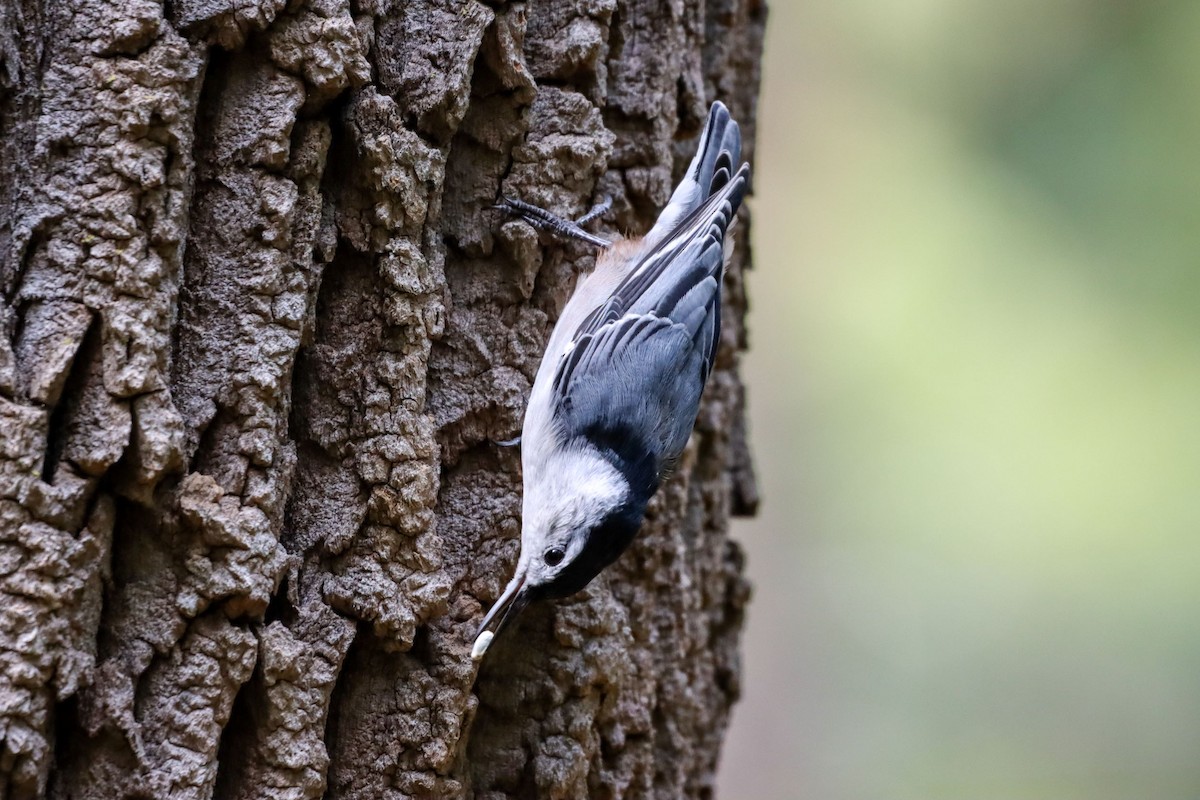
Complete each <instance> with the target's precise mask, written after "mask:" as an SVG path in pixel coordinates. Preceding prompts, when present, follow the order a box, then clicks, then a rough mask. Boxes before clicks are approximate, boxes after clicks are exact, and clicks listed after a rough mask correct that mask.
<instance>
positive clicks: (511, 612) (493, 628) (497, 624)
mask: <svg viewBox="0 0 1200 800" xmlns="http://www.w3.org/2000/svg"><path fill="white" fill-rule="evenodd" d="M527 605H529V593H528V592H526V591H525V573H524V570H522V571H520V572H518V573H517V574H516V575H514V576H513V579H512V580H511V581H509V582H508V586H507V587H505V589H504V594H502V595H500V599H499V600H497V601H496V604H495V605H494V606H492V608H491V610H490V611H488V613H487V615H486V616H485V617H484V618H483V624H482V625H480V626H479V633H478V634H476V635H475V645H474V646H473V647H472V648H471V658H472V659H473V660H475V661H478V660H480V659H481V658H483V654H484V653H486V652H487V649H488V645H490V644H491V643H492V639H493V638H494V637H495V635H496V634H498V633H499V632H500V631H502V630H504V628H505V627H507V625H508V623H509V622H511V621H512V620H514V619H516V617H517V615H518V614H520V613H521V610H522V609H523V608H525V606H527Z"/></svg>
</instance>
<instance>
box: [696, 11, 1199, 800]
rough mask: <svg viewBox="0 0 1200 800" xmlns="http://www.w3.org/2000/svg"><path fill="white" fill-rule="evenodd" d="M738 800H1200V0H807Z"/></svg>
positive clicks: (787, 107) (782, 182)
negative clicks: (888, 0) (1001, 0)
mask: <svg viewBox="0 0 1200 800" xmlns="http://www.w3.org/2000/svg"><path fill="white" fill-rule="evenodd" d="M762 88H763V93H762V97H761V104H760V127H759V132H758V133H759V148H758V151H757V174H756V176H755V181H754V188H755V197H754V198H753V200H752V201H751V203H750V205H751V209H752V211H753V218H754V229H753V237H754V245H755V248H756V250H755V261H756V267H755V271H754V272H753V274H752V275H751V276H750V278H749V285H750V291H751V302H752V312H751V317H750V325H751V335H752V340H751V342H752V345H751V346H752V350H751V352H750V354H749V355H748V357H747V358H746V360H745V375H746V378H747V380H748V383H749V387H750V393H751V394H750V399H751V419H752V436H753V442H754V445H755V449H756V460H757V465H758V471H759V479H760V484H761V489H762V492H763V496H764V505H763V507H762V511H761V515H760V517H759V518H758V519H757V520H751V521H747V522H743V523H739V524H738V525H737V527H736V529H735V535H736V536H737V538H738V539H739V540H740V541H741V542H742V543H743V544H744V545H745V547H746V549H747V550H748V552H749V572H750V576H751V579H752V580H753V581H754V583H755V586H756V594H755V600H754V602H753V603H752V605H751V607H750V615H749V621H748V629H747V634H746V638H745V651H744V652H745V675H744V699H743V701H742V702H741V703H740V704H739V705H738V706H737V707H736V709H735V712H734V720H733V727H732V730H731V732H730V735H729V739H728V741H727V745H726V748H725V752H724V757H723V760H722V765H721V770H720V773H719V788H720V796H721V797H723V798H727V799H728V800H740V799H741V798H755V799H756V800H757V799H759V798H806V799H807V798H813V799H814V800H843V799H844V798H854V799H855V800H857V799H858V798H863V799H864V800H868V799H869V800H907V799H908V798H912V800H931V799H936V798H954V800H960V799H961V800H988V799H989V798H997V799H998V800H999V799H1003V800H1009V799H1010V798H1030V799H1031V800H1033V799H1035V798H1036V800H1047V799H1052V800H1064V799H1065V800H1073V799H1074V798H1079V799H1080V800H1085V799H1086V800H1106V799H1107V798H1113V799H1114V800H1115V799H1117V798H1119V799H1120V800H1125V799H1126V798H1129V799H1130V800H1134V799H1138V800H1140V799H1142V798H1146V799H1148V800H1171V799H1173V798H1189V799H1192V798H1197V797H1200V498H1198V496H1197V495H1198V493H1200V492H1198V490H1200V413H1198V411H1197V398H1198V397H1200V318H1198V302H1197V301H1198V299H1200V3H1197V2H1195V0H1189V2H1153V1H1152V0H1147V1H1145V2H1133V1H1132V0H1113V1H1112V2H1101V1H1099V0H1009V1H1008V2H1000V3H997V2H994V0H992V1H989V2H984V0H954V1H951V0H906V1H905V2H898V1H896V0H893V1H892V2H883V1H881V0H875V1H873V2H868V0H839V2H833V1H832V0H775V2H773V3H772V4H771V19H770V22H769V25H768V40H767V48H766V67H765V73H764V79H763V87H762Z"/></svg>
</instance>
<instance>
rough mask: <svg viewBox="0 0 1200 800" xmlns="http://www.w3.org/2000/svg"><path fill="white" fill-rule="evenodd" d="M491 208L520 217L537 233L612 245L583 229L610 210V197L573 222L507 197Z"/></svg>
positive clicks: (597, 244)
mask: <svg viewBox="0 0 1200 800" xmlns="http://www.w3.org/2000/svg"><path fill="white" fill-rule="evenodd" d="M493 207H494V208H497V209H499V210H501V211H504V212H506V213H508V214H511V215H513V216H514V217H520V218H521V219H523V220H524V221H525V222H527V223H529V224H530V225H532V226H533V227H535V228H537V229H538V230H539V231H546V232H548V233H553V234H556V235H558V236H564V237H566V238H568V239H578V240H580V241H583V242H587V243H588V244H593V245H595V246H596V247H602V248H608V247H610V246H611V245H612V242H610V241H608V240H607V239H604V238H602V237H600V236H597V235H595V234H594V233H588V232H587V231H585V230H584V229H583V226H584V225H585V224H587V223H588V222H591V221H592V220H594V219H596V218H597V217H599V216H600V215H601V214H603V213H604V212H606V211H608V209H610V208H612V198H611V197H605V198H604V199H603V200H601V201H600V202H599V203H597V204H596V205H595V206H593V207H592V210H591V211H589V212H587V213H586V214H584V215H583V216H582V217H580V218H579V219H577V220H575V221H574V222H572V221H571V220H569V219H563V218H562V217H560V216H558V215H557V214H552V213H550V212H549V211H547V210H546V209H544V208H539V207H538V206H535V205H533V204H532V203H526V202H524V201H522V200H514V199H511V198H508V197H501V198H500V202H499V203H497V204H496V205H495V206H493Z"/></svg>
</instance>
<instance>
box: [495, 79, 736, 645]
mask: <svg viewBox="0 0 1200 800" xmlns="http://www.w3.org/2000/svg"><path fill="white" fill-rule="evenodd" d="M740 157H741V134H740V132H739V131H738V126H737V123H736V122H734V121H733V119H732V118H731V117H730V116H729V111H728V109H726V108H725V106H724V105H722V104H721V103H719V102H718V103H713V106H712V108H711V109H710V110H709V114H708V122H707V123H706V125H705V127H704V131H703V133H701V135H700V145H699V149H698V150H697V152H696V156H695V158H694V159H693V160H692V163H691V166H689V167H688V171H687V174H686V175H685V176H684V178H683V181H682V182H681V183H680V184H679V186H678V187H677V188H676V189H675V192H674V193H673V194H672V195H671V200H670V202H669V203H668V204H667V207H666V208H665V209H663V212H662V214H661V215H659V218H658V221H657V222H656V223H655V225H654V227H653V228H652V229H651V230H650V232H649V233H648V234H647V235H646V236H645V237H644V238H640V239H624V240H617V241H615V242H611V243H610V242H608V241H606V240H604V239H602V238H600V237H598V236H594V235H592V234H590V233H587V232H586V231H584V230H583V229H582V227H581V223H583V222H586V221H587V220H588V219H591V218H594V216H596V214H597V210H593V212H591V213H589V214H588V215H587V216H586V217H584V218H582V219H580V220H578V221H576V222H570V221H568V220H564V219H560V218H558V217H556V216H554V215H553V214H550V213H549V212H547V211H543V210H542V209H540V208H537V207H536V206H530V205H528V204H526V203H521V202H518V201H513V200H505V201H504V202H503V203H501V204H500V206H499V207H500V208H503V209H505V210H507V211H509V212H510V213H512V214H514V215H517V216H519V217H521V218H523V219H524V220H525V221H526V222H528V223H530V224H531V225H533V226H535V227H537V228H540V229H543V230H549V231H552V232H555V233H559V234H563V235H567V236H573V237H575V238H579V239H583V240H584V241H588V242H591V243H592V244H595V245H597V246H599V247H601V248H602V250H601V252H600V253H599V255H598V256H597V259H596V268H595V270H594V271H593V272H592V273H591V274H589V275H587V276H586V277H584V278H582V279H580V281H579V285H578V286H577V287H576V289H575V292H574V294H573V295H572V296H571V299H570V300H569V301H568V302H567V305H566V307H565V308H564V309H563V312H562V315H561V316H560V317H559V320H558V323H557V324H556V325H555V327H554V331H553V332H552V333H551V335H550V342H549V344H548V345H547V346H546V353H545V355H544V356H543V357H542V363H541V366H540V367H539V368H538V371H537V376H536V377H535V379H534V382H533V390H532V392H531V394H530V397H529V405H528V406H527V407H526V409H525V424H524V427H523V428H522V431H521V440H520V441H521V450H522V452H521V463H522V467H523V470H524V489H525V492H524V499H523V503H522V515H523V519H522V524H521V554H520V558H519V559H518V561H517V569H516V573H515V574H514V575H513V578H512V580H511V581H510V582H509V584H508V586H507V587H506V588H505V590H504V593H503V594H502V595H501V596H500V599H499V600H497V601H496V604H495V605H494V606H492V609H491V610H490V611H489V612H488V613H487V616H485V617H484V619H483V624H482V625H481V626H480V629H479V634H478V636H477V637H476V639H475V645H474V647H473V648H472V651H471V655H472V657H473V658H475V659H479V658H482V657H483V654H484V652H485V651H486V650H487V648H488V645H489V644H491V641H492V638H493V637H494V636H495V635H496V634H497V633H498V632H499V631H500V630H501V629H503V628H504V627H505V626H506V625H507V624H508V623H509V622H510V621H511V620H513V619H514V618H515V617H516V616H517V614H519V613H520V611H521V609H523V608H524V607H525V606H526V605H527V604H528V603H529V602H530V601H531V600H535V599H538V598H542V597H551V598H554V597H566V596H567V595H570V594H573V593H575V592H577V591H579V590H580V589H582V588H583V587H584V586H586V585H587V584H588V583H589V582H590V581H591V580H592V579H593V578H595V577H596V576H597V575H598V574H599V573H600V571H601V570H602V569H604V568H605V567H606V566H608V565H609V564H611V563H612V562H613V561H615V560H616V558H617V557H618V556H619V555H620V554H621V553H622V552H623V551H624V550H625V548H626V547H628V546H629V543H630V542H631V541H632V540H633V537H634V535H635V534H636V533H637V531H638V528H639V527H641V524H642V517H643V515H644V514H645V511H646V505H647V503H648V502H649V501H650V498H651V497H652V496H653V495H654V493H655V492H656V491H657V490H658V486H659V484H660V483H661V482H662V481H663V480H664V479H665V478H666V477H667V475H669V474H670V472H671V470H672V469H673V468H674V467H675V465H676V463H677V462H678V460H679V457H680V455H681V454H682V452H683V448H684V446H685V445H686V444H687V440H688V437H689V436H690V435H691V432H692V427H693V426H694V425H695V422H696V414H697V412H698V410H699V407H700V393H701V391H702V390H703V389H704V383H705V381H706V380H707V379H708V374H709V372H710V371H711V370H712V364H713V358H714V356H715V354H716V349H717V344H718V342H719V341H720V331H721V276H722V273H723V271H724V267H725V262H726V261H727V260H728V258H729V254H730V252H731V250H732V244H733V239H732V236H730V235H728V230H729V226H730V225H732V224H733V220H734V215H735V214H736V213H737V210H738V207H739V206H740V205H741V202H742V195H743V194H744V193H745V191H746V182H747V180H748V178H749V175H750V167H749V166H748V165H746V164H742V165H741V166H740V168H737V171H736V172H735V171H734V170H735V167H737V165H738V164H739V160H740ZM604 208H606V206H604V205H602V206H600V207H598V210H599V211H600V212H602V211H603V209H604Z"/></svg>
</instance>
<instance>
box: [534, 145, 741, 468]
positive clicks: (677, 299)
mask: <svg viewBox="0 0 1200 800" xmlns="http://www.w3.org/2000/svg"><path fill="white" fill-rule="evenodd" d="M747 173H748V168H746V167H743V168H742V169H741V170H739V172H738V173H737V175H736V176H735V177H734V178H733V179H732V180H730V181H728V182H727V183H726V184H725V185H724V186H723V187H722V188H721V189H720V190H719V191H718V192H717V193H716V194H715V195H714V196H713V197H712V198H710V199H709V201H708V202H706V203H705V204H704V205H703V206H702V207H701V208H699V209H697V210H696V211H695V212H694V213H693V214H691V215H690V216H689V217H688V218H687V219H685V220H684V221H683V222H681V223H680V225H679V226H678V227H677V228H676V229H675V230H673V231H672V232H671V235H670V236H668V237H667V239H666V240H664V241H663V242H662V243H661V244H660V245H659V246H658V247H655V248H653V249H652V250H651V252H649V253H648V254H647V255H646V256H645V257H644V258H643V259H642V261H641V263H640V264H639V265H638V266H637V267H636V268H635V269H634V270H633V271H632V272H631V273H630V275H629V276H628V277H627V278H626V279H625V280H624V281H623V282H622V283H621V284H620V285H619V286H618V287H617V289H616V290H615V291H614V292H613V294H612V296H611V297H610V298H609V299H608V300H607V301H606V302H605V303H604V304H602V305H601V306H600V307H598V308H597V309H596V310H595V311H594V312H592V314H591V315H589V316H588V317H587V318H586V319H585V320H584V321H583V322H582V323H581V324H580V326H579V328H578V330H577V332H576V334H575V336H574V337H573V341H572V343H571V345H569V346H568V349H567V351H566V353H565V354H564V355H563V357H562V360H561V361H560V363H559V367H558V370H557V371H556V373H555V376H554V382H553V385H552V386H553V388H552V392H553V396H554V407H555V414H556V416H557V417H558V419H559V420H560V422H561V423H562V425H563V430H564V431H565V432H566V434H567V436H568V437H570V438H575V437H582V438H585V439H587V440H588V441H590V443H591V444H593V445H595V446H596V447H598V448H600V449H601V450H602V451H608V452H611V453H612V454H613V455H614V456H615V457H617V458H620V459H621V460H623V461H624V462H626V473H627V474H629V473H633V474H638V473H644V474H646V475H647V476H648V479H649V478H650V477H652V479H653V483H654V484H655V485H657V481H658V478H659V477H661V475H662V473H663V472H664V471H665V470H667V469H669V468H670V467H671V466H672V465H673V463H674V461H675V460H676V459H677V458H678V457H679V454H680V453H681V452H682V450H683V448H684V446H685V445H686V444H687V439H688V435H689V434H690V433H691V430H692V426H693V424H694V423H695V419H696V413H697V411H698V409H699V406H700V394H701V391H702V390H703V388H704V383H705V381H706V380H707V378H708V374H709V372H710V371H711V370H712V362H713V357H714V355H715V353H716V348H717V343H718V341H719V340H720V319H721V316H720V315H721V271H722V268H723V265H724V243H725V232H726V230H727V228H728V227H729V225H730V224H731V223H732V221H733V216H734V213H735V211H736V209H737V206H738V205H739V204H740V201H741V196H742V193H743V192H744V190H745V179H746V175H747ZM643 461H644V462H646V463H641V462H643ZM634 462H637V463H634Z"/></svg>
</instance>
